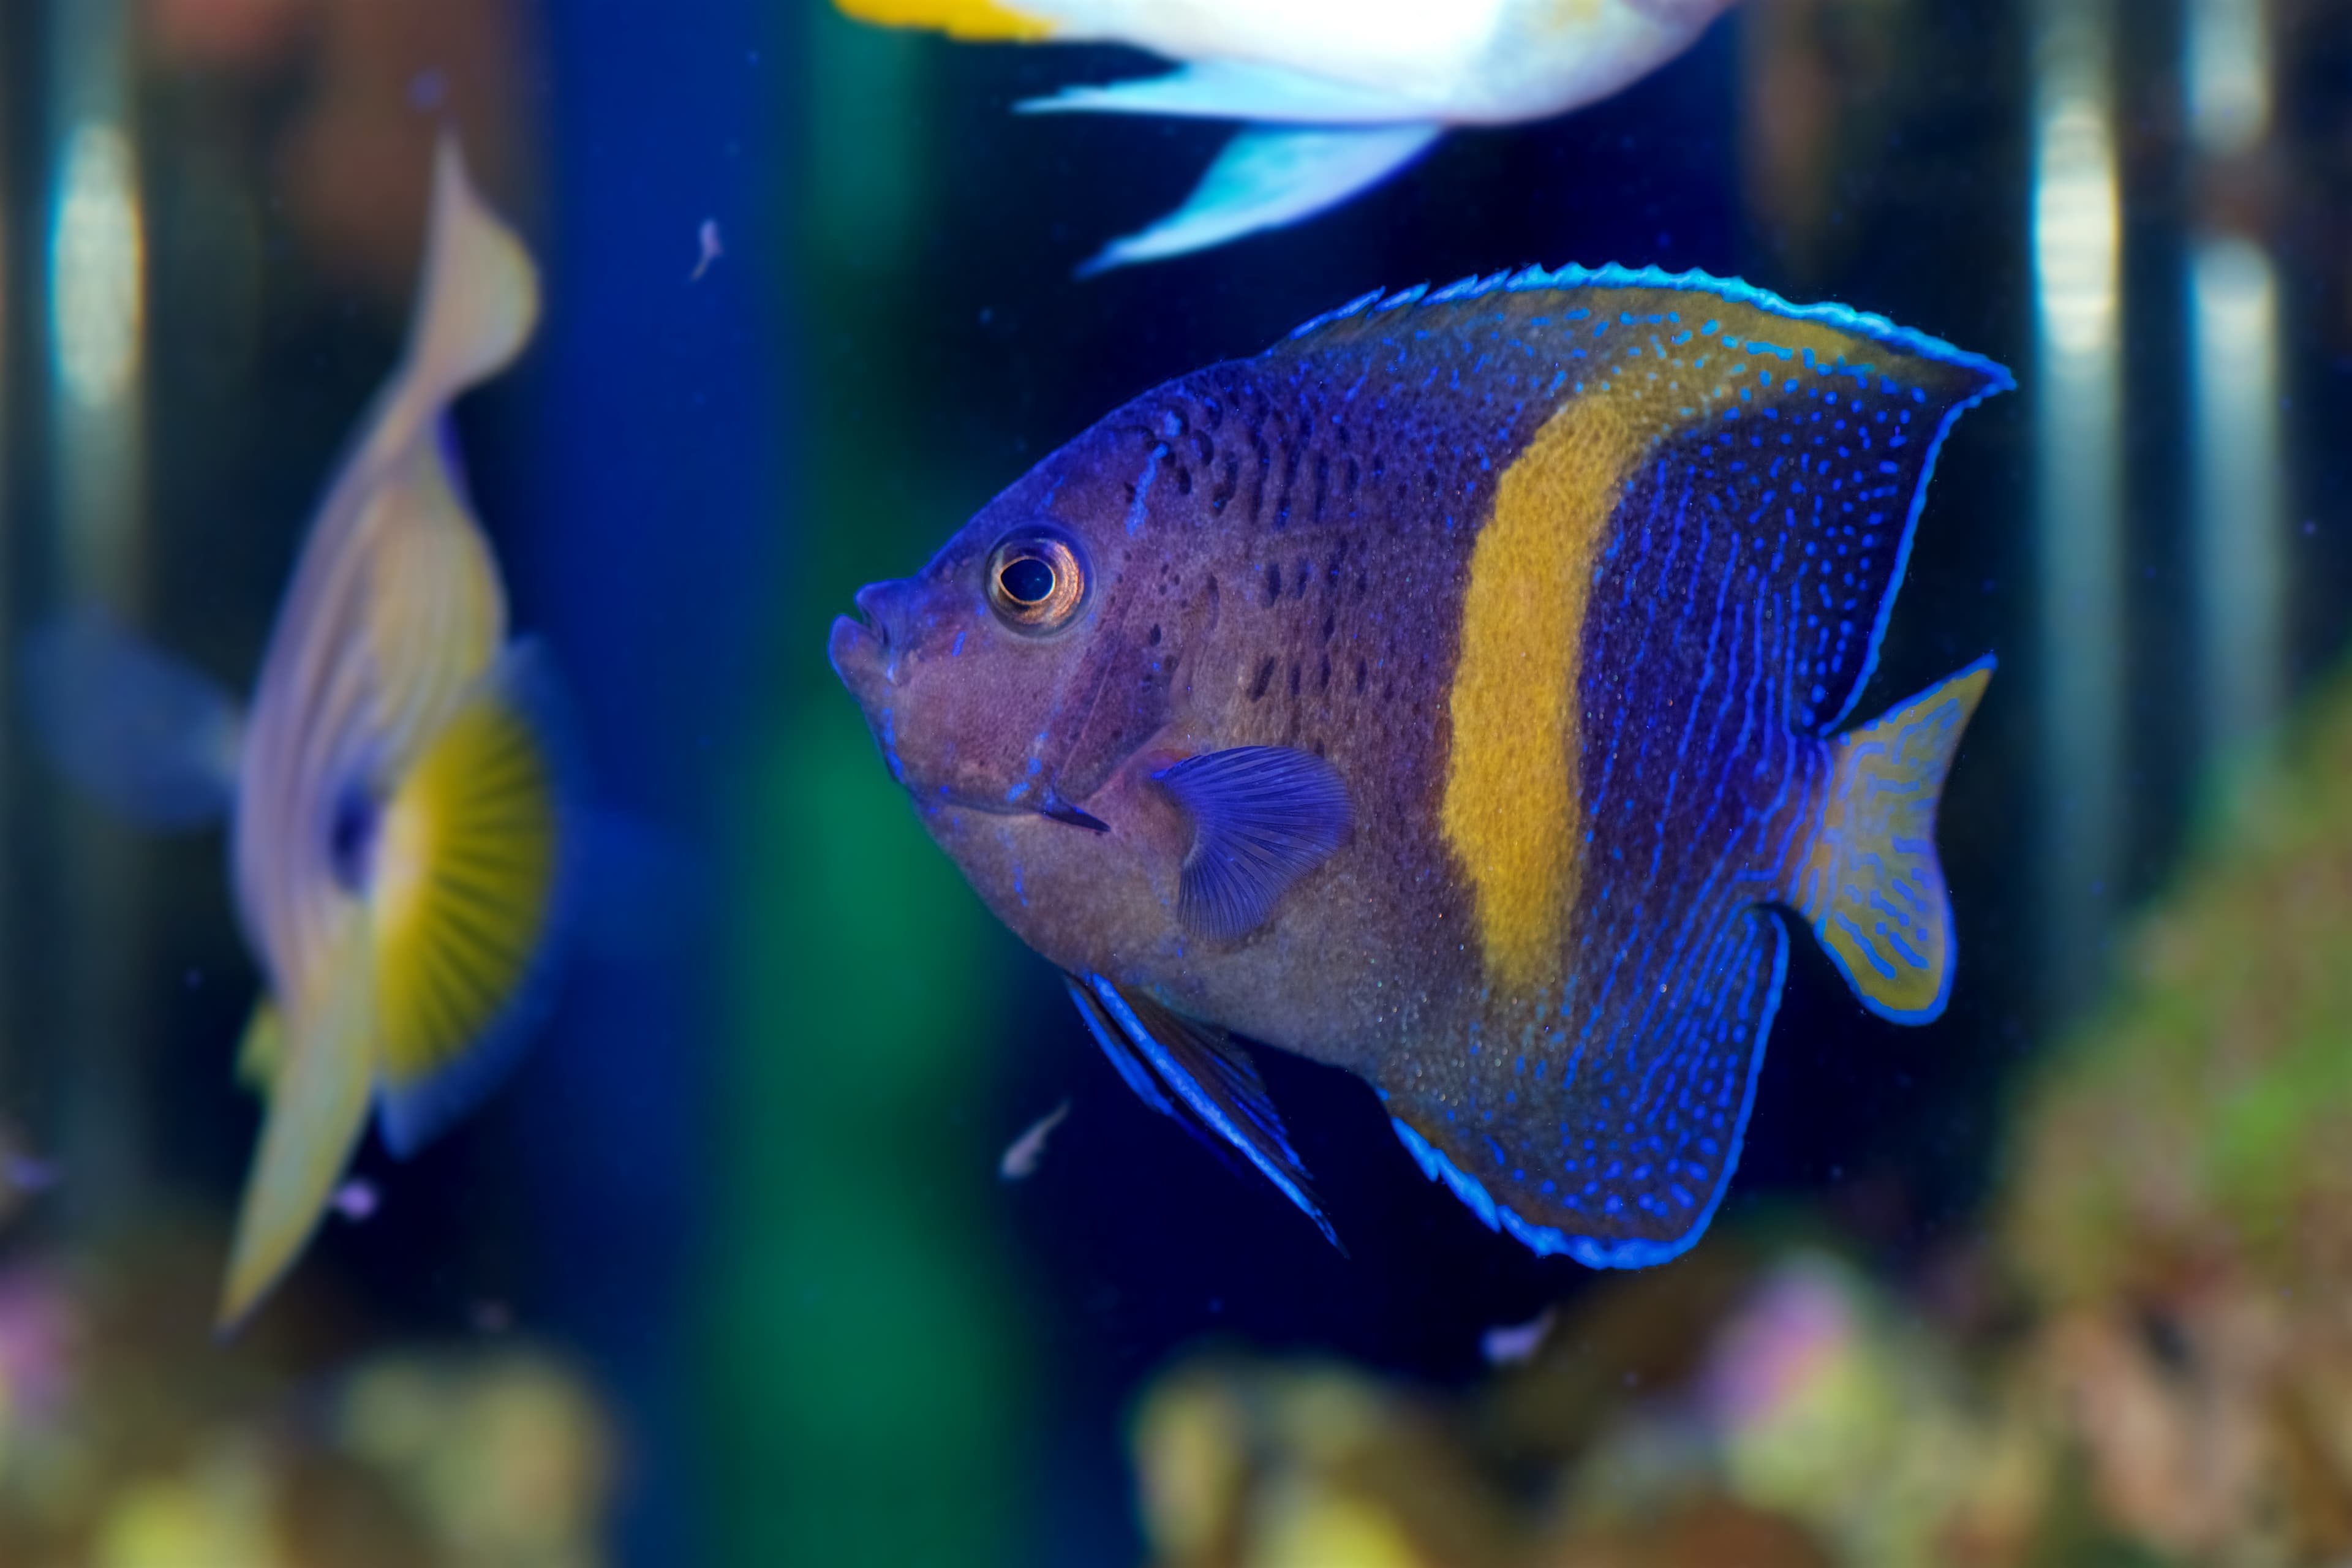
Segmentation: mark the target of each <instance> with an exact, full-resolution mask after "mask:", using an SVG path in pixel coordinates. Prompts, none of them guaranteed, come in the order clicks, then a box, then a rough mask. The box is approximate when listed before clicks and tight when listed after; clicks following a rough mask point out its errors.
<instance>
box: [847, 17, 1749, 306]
mask: <svg viewBox="0 0 2352 1568" xmlns="http://www.w3.org/2000/svg"><path fill="white" fill-rule="evenodd" d="M1734 3H1735V0H1455V3H1453V4H1445V5H1433V4H1431V3H1430V0H835V4H837V5H839V6H840V8H841V9H842V11H843V12H845V14H847V15H849V16H856V17H859V18H861V19H863V20H866V21H869V22H877V23H880V24H882V25H884V26H901V27H930V28H936V29H938V30H940V31H941V32H944V33H947V34H949V35H950V36H951V37H961V38H972V39H997V40H1006V41H1013V42H1023V43H1036V42H1054V43H1081V42H1102V43H1115V44H1128V45H1132V46H1133V47H1137V48H1142V49H1150V50H1151V51H1152V52H1153V53H1155V54H1159V55H1162V56H1165V57H1166V58H1170V59H1172V60H1176V61H1179V62H1181V65H1180V67H1179V68H1178V69H1176V70H1174V71H1171V72H1169V73H1167V74H1165V75H1162V76H1157V77H1150V78H1146V79H1141V80H1137V81H1123V82H1115V83H1113V84H1111V85H1110V86H1108V87H1080V88H1072V89H1068V90H1066V91H1064V92H1061V93H1058V94H1056V95H1055V96H1054V97H1051V98H1045V99H1039V100H1033V101H1031V102H1028V103H1024V104H1023V105H1022V106H1021V107H1022V109H1023V110H1026V111H1028V112H1032V113H1052V114H1060V113H1088V114H1152V115H1173V116H1180V117H1184V118H1190V119H1203V120H1231V121H1243V122H1244V129H1243V130H1242V131H1241V132H1239V133H1238V134H1236V135H1235V136H1234V139H1233V140H1232V141H1231V142H1228V143H1227V144H1226V146H1225V149H1224V151H1223V153H1220V154H1219V155H1218V157H1217V160H1216V162H1215V163H1213V164H1212V165H1211V166H1210V168H1209V171H1208V173H1207V174H1204V175H1203V176H1202V179H1201V183H1200V184H1198V185H1197V186H1195V187H1194V189H1193V192H1192V195H1191V197H1190V198H1188V199H1187V200H1186V201H1185V203H1184V205H1182V206H1181V207H1179V208H1178V209H1177V210H1176V211H1175V212H1173V213H1171V214H1170V215H1169V216H1166V217H1165V218H1162V219H1161V220H1160V221H1159V222H1158V223H1156V224H1153V225H1152V226H1150V227H1149V228H1146V229H1144V230H1143V231H1142V232H1140V233H1138V234H1132V235H1129V236H1128V237H1125V238H1123V239H1119V240H1115V241H1113V242H1112V243H1111V245H1110V246H1109V247H1108V248H1106V249H1105V250H1104V251H1103V252H1102V253H1101V254H1100V255H1098V256H1097V257H1096V258H1094V259H1093V260H1092V261H1090V262H1088V263H1087V266H1086V268H1084V269H1083V270H1085V271H1096V270H1099V269H1101V268H1108V267H1118V266H1124V265H1126V264H1128V263H1129V262H1138V261H1155V260H1159V259H1160V258H1165V257H1171V256H1181V255H1184V254H1185V253H1187V252H1189V251H1194V250H1202V249H1206V248H1207V247H1211V246H1216V245H1223V244H1224V243H1225V242H1226V241H1227V240H1231V239H1237V238H1239V237H1242V236H1243V235H1245V234H1253V233H1255V232H1257V231H1258V230H1261V229H1267V228H1277V227H1280V226H1283V225H1286V224H1291V223H1296V222H1297V221H1298V220H1299V219H1301V218H1305V217H1310V216H1314V215H1315V214H1317V213H1318V212H1322V211H1323V210H1325V209H1326V208H1328V207H1330V206H1333V205H1337V204H1339V203H1340V202H1343V201H1345V200H1347V199H1348V198H1349V196H1352V195H1356V194H1357V193H1359V192H1360V191H1363V190H1367V189H1369V188H1370V187H1371V186H1373V185H1375V184H1379V183H1380V182H1381V181H1382V180H1384V179H1386V178H1387V177H1388V176H1389V175H1391V174H1394V173H1396V172H1397V171H1398V170H1399V169H1402V168H1403V167H1404V166H1405V165H1406V164H1408V163H1412V161H1413V160H1414V159H1415V158H1418V157H1419V156H1421V154H1422V153H1424V152H1425V151H1427V150H1428V148H1429V146H1430V144H1431V143H1432V142H1435V141H1436V140H1437V138H1438V137H1439V136H1441V135H1443V134H1444V132H1445V131H1447V130H1448V129H1449V128H1452V127H1455V126H1469V125H1501V124H1508V123H1512V122H1515V121H1529V120H1545V119H1549V118H1550V117H1551V116H1553V115H1556V114H1564V113H1566V112H1568V111H1569V110H1572V109H1581V108H1583V107H1584V106H1586V105H1587V104H1591V103H1598V102H1599V101H1601V100H1602V99H1604V98H1608V97H1610V96H1612V94H1615V93H1617V92H1619V91H1622V89H1625V88H1627V87H1629V86H1631V85H1632V84H1633V83H1634V82H1636V81H1639V80H1640V79H1642V78H1643V77H1645V76H1647V75H1649V74H1650V72H1652V71H1654V70H1655V69H1657V68H1659V67H1660V66H1663V65H1664V64H1665V63H1666V62H1667V61H1669V60H1671V59H1673V58H1675V56H1677V55H1679V54H1681V53H1682V52H1683V51H1684V50H1685V49H1687V48H1689V47H1691V45H1692V44H1694V43H1696V41H1697V40H1698V37H1699V36H1700V35H1701V34H1702V33H1704V32H1706V29H1707V26H1708V25H1709V24H1710V23H1712V22H1713V21H1714V20H1715V19H1716V17H1717V16H1719V15H1721V14H1722V13H1723V12H1724V11H1726V10H1728V9H1729V8H1730V7H1731V5H1733V4H1734Z"/></svg>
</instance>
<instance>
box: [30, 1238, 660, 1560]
mask: <svg viewBox="0 0 2352 1568" xmlns="http://www.w3.org/2000/svg"><path fill="white" fill-rule="evenodd" d="M218 1251H219V1237H218V1236H217V1235H216V1234H215V1233H214V1232H213V1231H212V1229H211V1228H210V1227H207V1226H187V1227H180V1226H173V1225H165V1226H158V1227H156V1228H153V1229H152V1230H149V1231H146V1232H142V1233H140V1234H138V1235H136V1236H133V1237H127V1238H124V1239H122V1240H121V1241H119V1242H118V1243H117V1244H116V1245H115V1246H113V1247H111V1248H110V1249H109V1250H107V1251H105V1252H103V1253H100V1254H97V1255H93V1256H90V1257H86V1258H59V1257H56V1256H47V1255H41V1254H37V1253H30V1252H25V1251H19V1252H18V1253H17V1254H16V1256H15V1257H14V1258H12V1259H11V1260H10V1261H9V1262H8V1263H7V1265H6V1266H5V1269H0V1563H11V1564H14V1563H28V1564H52V1563H54V1564H60V1565H62V1564H67V1563H76V1564H81V1563H87V1564H89V1565H90V1568H189V1565H191V1564H205V1565H211V1564H224V1565H226V1564H236V1565H237V1568H298V1565H299V1568H593V1564H596V1563H602V1562H603V1561H604V1550H603V1544H602V1535H603V1526H604V1516H605V1513H606V1511H607V1509H608V1506H609V1503H610V1500H611V1496H612V1491H613V1486H614V1473H613V1472H614V1452H613V1449H614V1444H613V1437H612V1433H611V1424H610V1421H609V1419H608V1417H607V1416H606V1415H605V1414H604V1409H603V1407H602V1405H600V1404H599V1402H598V1401H597V1399H596V1397H595V1395H594V1394H593V1393H592V1392H591V1391H590V1390H589V1389H588V1388H587V1387H586V1386H585V1384H583V1382H582V1381H581V1380H580V1378H579V1377H578V1376H577V1375H575V1374H574V1373H572V1372H571V1371H569V1370H567V1369H566V1368H565V1367H564V1366H563V1365H562V1363H560V1362H558V1361H557V1360H555V1359H554V1358H553V1357H552V1356H551V1355H550V1354H548V1353H547V1352H544V1351H539V1350H533V1349H530V1348H528V1347H527V1346H524V1345H521V1344H519V1343H512V1342H506V1341H503V1340H502V1341H499V1342H498V1344H497V1345H496V1347H495V1348H490V1347H488V1346H485V1345H483V1344H481V1343H479V1342H468V1341H464V1340H460V1341H458V1342H456V1343H455V1344H454V1345H446V1346H435V1347H433V1348H400V1349H372V1350H367V1351H364V1352H361V1353H357V1354H352V1353H351V1347H352V1344H353V1342H354V1341H355V1339H356V1336H355V1335H353V1334H352V1332H351V1331H350V1329H349V1327H348V1326H347V1325H345V1324H343V1323H341V1321H338V1319H337V1318H336V1316H335V1313H334V1310H333V1309H332V1308H331V1305H329V1304H327V1303H325V1302H324V1301H323V1300H321V1298H320V1297H319V1296H318V1295H316V1294H310V1295H306V1294H305V1293H304V1292H302V1291H299V1290H297V1291H295V1292H292V1293H291V1294H290V1295H289V1299H288V1300H287V1301H286V1302H285V1303H284V1304H283V1310H278V1311H274V1312H273V1313H272V1315H271V1317H270V1318H269V1319H268V1320H267V1321H265V1322H264V1323H263V1324H261V1325H258V1328H259V1330H260V1331H258V1332H257V1333H255V1334H253V1335H250V1336H248V1337H246V1338H243V1339H240V1340H238V1341H237V1342H234V1343H228V1344H223V1343H221V1342H217V1341H215V1339H214V1338H213V1337H212V1336H211V1335H210V1334H208V1333H206V1332H205V1331H203V1329H202V1327H201V1325H202V1324H203V1323H204V1322H205V1313H204V1310H203V1308H204V1304H205V1301H206V1300H208V1296H209V1291H210V1289H211V1286H212V1279H213V1274H214V1272H215V1268H216V1265H217V1261H218Z"/></svg>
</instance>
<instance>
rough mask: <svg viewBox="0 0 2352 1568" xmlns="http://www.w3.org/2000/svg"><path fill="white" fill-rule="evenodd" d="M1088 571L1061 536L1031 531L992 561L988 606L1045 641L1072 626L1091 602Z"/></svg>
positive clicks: (1010, 623) (1008, 543)
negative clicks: (1088, 591) (1064, 628)
mask: <svg viewBox="0 0 2352 1568" xmlns="http://www.w3.org/2000/svg"><path fill="white" fill-rule="evenodd" d="M1086 596H1087V569H1086V566H1085V564H1084V563H1082V562H1081V561H1079V559H1078V552H1077V549H1076V546H1075V545H1073V544H1072V543H1071V542H1069V541H1068V540H1066V539H1064V538H1063V537H1062V536H1061V535H1059V534H1056V533H1046V532H1043V531H1028V532H1023V533H1017V534H1014V535H1013V537H1011V538H1009V539H1007V540H1005V541H1004V542H1002V543H1001V544H999V545H998V546H997V547H996V548H995V549H994V550H992V551H991V552H989V556H988V607H989V608H990V609H992V610H994V611H995V612H996V618H997V619H999V620H1001V621H1003V623H1004V624H1005V625H1006V626H1011V627H1012V628H1013V630H1014V631H1017V632H1025V633H1027V634H1029V635H1030V636H1032V637H1041V636H1044V635H1045V633H1047V632H1055V631H1059V630H1061V629H1062V627H1064V626H1067V625H1069V624H1070V622H1071V621H1072V620H1073V619H1075V618H1076V616H1077V613H1078V607H1079V605H1082V604H1084V603H1085V602H1086Z"/></svg>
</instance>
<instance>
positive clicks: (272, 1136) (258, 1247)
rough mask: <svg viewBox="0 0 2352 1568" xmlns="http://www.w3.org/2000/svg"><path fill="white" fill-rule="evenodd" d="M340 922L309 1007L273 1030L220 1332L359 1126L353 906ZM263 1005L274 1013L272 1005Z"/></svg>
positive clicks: (339, 1168) (285, 1243) (271, 1274)
mask: <svg viewBox="0 0 2352 1568" xmlns="http://www.w3.org/2000/svg"><path fill="white" fill-rule="evenodd" d="M346 921H347V926H346V929H345V930H344V931H341V932H339V933H338V934H337V935H336V936H335V937H334V938H333V939H331V942H330V943H329V945H328V953H329V957H328V958H327V960H326V962H325V964H324V966H323V968H322V973H325V974H326V975H327V976H328V977H329V978H328V979H327V981H326V987H325V992H324V994H323V995H322V996H321V998H320V1002H319V1004H318V1005H317V1006H316V1007H315V1008H313V1009H310V1010H306V1011H300V1012H297V1013H295V1014H294V1015H293V1016H291V1018H290V1020H289V1023H288V1024H287V1025H286V1026H284V1028H283V1031H282V1034H281V1042H282V1043H281V1049H280V1053H279V1057H278V1072H277V1076H276V1078H275V1079H274V1080H273V1081H272V1084H271V1088H270V1092H269V1101H268V1109H267V1110H265V1111H264V1112H263V1113H262V1126H261V1146H260V1148H259V1149H258V1150H257V1151H256V1152H255V1154H254V1157H253V1169H252V1171H251V1173H249V1174H248V1175H247V1177H246V1183H245V1203H244V1206H243V1208H242V1209H241V1210H240V1211H239V1213H238V1215H237V1221H236V1241H235V1243H234V1244H233V1245H232V1247H231V1248H230V1251H229V1265H228V1280H227V1283H226V1286H225V1287H224V1289H223V1290H222V1292H221V1302H220V1316H219V1318H218V1320H217V1322H218V1327H219V1328H220V1330H221V1331H223V1332H226V1331H228V1330H230V1329H233V1328H235V1327H236V1325H237V1324H238V1323H239V1322H241V1321H243V1320H244V1319H245V1316H246V1314H247V1313H248V1312H250V1311H252V1310H253V1309H254V1306H255V1304H256V1303H257V1302H258V1301H259V1300H261V1298H262V1297H263V1296H264V1295H266V1294H268V1291H269V1289H271V1287H273V1286H275V1285H276V1284H277V1283H278V1279H280V1278H281V1277H282V1276H283V1275H284V1274H285V1272H286V1270H287V1268H289V1267H290V1266H291V1265H292V1263H293V1261H294V1259H295V1257H296V1255H298V1254H299V1253H300V1251H301V1250H302V1247H303V1246H304V1244H305V1243H307V1242H308V1241H309V1240H310V1233H311V1232H312V1231H314V1230H316V1229H317V1228H318V1227H319V1220H320V1216H321V1215H324V1214H325V1213H326V1208H327V1202H328V1200H329V1199H330V1198H331V1197H332V1196H333V1195H334V1191H335V1184H336V1183H337V1182H338V1181H340V1180H341V1177H342V1173H343V1167H344V1166H345V1165H346V1164H347V1163H350V1161H351V1157H352V1149H353V1148H354V1147H356V1146H357V1145H358V1143H359V1140H360V1133H361V1131H362V1129H363V1128H365V1127H366V1125H367V1106H368V1089H369V1087H370V1083H371V1080H372V1079H373V1076H374V1075H373V1067H374V1061H373V1052H372V1051H371V1050H370V1049H369V1048H368V1047H369V1041H368V1033H369V1031H368V1015H369V1011H370V1007H369V1000H370V994H369V988H368V971H367V962H366V948H365V939H364V935H363V932H362V930H361V927H360V917H359V913H358V911H357V910H350V911H349V913H348V915H347V916H346ZM263 1011H264V1012H265V1013H267V1014H268V1016H272V1017H275V1016H276V1011H275V1009H273V1008H265V1009H264V1010H263ZM256 1016H257V1018H258V1017H260V1016H262V1014H259V1013H257V1015H256ZM247 1036H248V1038H249V1037H250V1036H251V1030H250V1029H248V1031H247Z"/></svg>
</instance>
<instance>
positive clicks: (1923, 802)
mask: <svg viewBox="0 0 2352 1568" xmlns="http://www.w3.org/2000/svg"><path fill="white" fill-rule="evenodd" d="M1990 679H1992V660H1991V659H1990V658H1981V659H1979V660H1978V661H1977V662H1976V663H1974V664H1972V665H1970V666H1969V667H1968V668H1966V669H1963V670H1961V671H1960V672H1959V673H1958V674H1957V675H1954V676H1952V677H1951V678H1950V679H1947V680H1945V681H1944V682H1942V683H1941V684H1940V685H1937V686H1934V687H1931V688H1929V689H1927V690H1926V691H1923V692H1921V693H1920V694H1919V695H1918V696H1916V697H1914V698H1913V699H1911V700H1910V701H1908V702H1906V703H1904V704H1902V705H1901V706H1900V707H1897V708H1894V709H1890V710H1888V711H1886V712H1885V713H1883V714H1881V715H1880V716H1879V717H1878V718H1876V719H1874V720H1873V721H1871V722H1869V723H1867V724H1865V725H1864V726H1863V727H1862V728H1861V729H1859V730H1855V731H1851V732H1849V733H1847V734H1843V735H1840V736H1839V737H1838V738H1837V739H1836V740H1834V741H1832V742H1830V781H1829V788H1828V791H1827V794H1826V796H1825V798H1824V801H1823V804H1822V817H1821V821H1820V823H1819V825H1818V826H1816V827H1815V828H1814V829H1813V834H1812V838H1811V843H1810V844H1809V845H1808V846H1807V849H1806V855H1805V860H1804V863H1803V865H1802V866H1801V868H1800V869H1799V872H1798V879H1797V898H1796V900H1795V902H1796V904H1797V907H1798V908H1800V909H1801V910H1803V911H1804V913H1805V918H1806V919H1807V920H1808V921H1811V923H1812V928H1813V934H1814V935H1815V936H1816V937H1818V938H1819V939H1820V940H1821V943H1822V947H1823V948H1825V949H1827V950H1828V952H1829V955H1830V957H1831V958H1832V960H1834V961H1835V962H1836V963H1837V966H1838V969H1839V970H1840V972H1842V973H1843V974H1844V975H1845V978H1846V984H1849V985H1851V986H1853V994H1855V995H1856V996H1857V997H1859V998H1860V999H1861V1001H1862V1004H1863V1005H1864V1006H1865V1007H1868V1008H1869V1009H1870V1010H1871V1011H1872V1012H1874V1013H1876V1014H1878V1015H1879V1016H1881V1017H1885V1018H1891V1019H1893V1020H1894V1021H1895V1022H1896V1023H1898V1024H1924V1023H1927V1021H1929V1020H1930V1019H1932V1018H1934V1017H1936V1016H1937V1015H1939V1014H1940V1013H1942V1012H1943V1010H1944V1002H1945V999H1946V998H1947V997H1948V996H1949V995H1950V994H1951V989H1952V951H1953V942H1952V910H1951V903H1950V900H1949V899H1948V897H1947V895H1946V893H1945V890H1944V871H1943V867H1942V866H1941V865H1940V864H1939V863H1938V862H1937V858H1936V803H1937V800H1938V798H1940V797H1941V796H1942V795H1943V793H1944V775H1945V774H1947V773H1949V772H1950V771H1951V767H1952V754H1953V752H1956V751H1958V749H1959V744H1960V733H1961V731H1964V730H1966V729H1967V728H1968V725H1969V717H1970V716H1971V715H1972V714H1974V713H1975V712H1976V709H1977V703H1978V701H1979V700H1980V699H1982V697H1983V696H1984V692H1985V684H1986V682H1988V681H1990Z"/></svg>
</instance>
